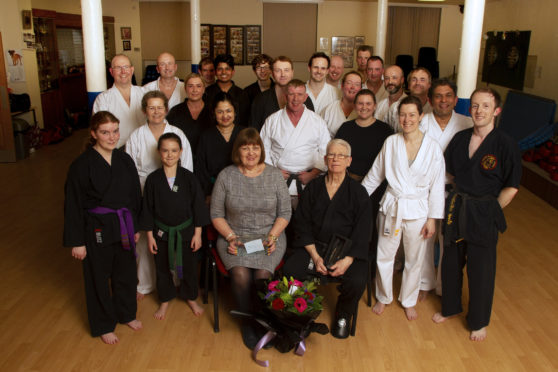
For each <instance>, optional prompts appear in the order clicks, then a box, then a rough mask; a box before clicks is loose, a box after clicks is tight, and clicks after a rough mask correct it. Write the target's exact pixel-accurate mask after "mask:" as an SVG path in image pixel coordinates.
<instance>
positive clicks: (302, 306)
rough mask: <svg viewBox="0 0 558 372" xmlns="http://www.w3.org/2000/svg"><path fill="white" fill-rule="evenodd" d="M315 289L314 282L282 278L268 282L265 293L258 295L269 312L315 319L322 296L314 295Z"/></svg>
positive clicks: (319, 308) (319, 310)
mask: <svg viewBox="0 0 558 372" xmlns="http://www.w3.org/2000/svg"><path fill="white" fill-rule="evenodd" d="M316 287H317V286H316V282H314V281H305V282H301V281H299V280H296V279H293V277H291V278H290V280H288V279H287V278H286V277H283V279H282V280H274V281H271V282H269V284H268V285H267V293H260V297H261V298H262V299H263V300H264V301H265V302H266V303H267V307H268V309H270V310H275V311H280V312H284V313H285V312H286V313H292V314H296V315H299V316H310V317H311V318H312V319H316V317H317V315H319V314H320V312H321V311H322V309H323V307H322V299H323V296H320V295H318V294H317V293H316ZM312 315H315V316H312Z"/></svg>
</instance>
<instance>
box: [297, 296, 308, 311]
mask: <svg viewBox="0 0 558 372" xmlns="http://www.w3.org/2000/svg"><path fill="white" fill-rule="evenodd" d="M294 307H296V309H297V310H298V312H299V313H302V312H303V311H304V310H306V308H307V307H308V305H307V304H306V300H305V299H304V298H302V297H299V298H297V299H296V300H295V302H294Z"/></svg>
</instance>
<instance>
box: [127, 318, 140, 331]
mask: <svg viewBox="0 0 558 372" xmlns="http://www.w3.org/2000/svg"><path fill="white" fill-rule="evenodd" d="M126 325H127V326H128V327H130V328H132V329H133V330H134V331H139V330H140V329H142V328H143V325H142V324H141V322H140V321H139V320H137V319H134V320H132V321H131V322H128V323H126Z"/></svg>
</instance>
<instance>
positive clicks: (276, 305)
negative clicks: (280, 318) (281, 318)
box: [271, 298, 285, 310]
mask: <svg viewBox="0 0 558 372" xmlns="http://www.w3.org/2000/svg"><path fill="white" fill-rule="evenodd" d="M271 306H272V307H273V309H275V310H282V309H283V308H284V307H285V303H284V302H283V300H282V299H280V298H276V299H275V300H273V302H272V303H271Z"/></svg>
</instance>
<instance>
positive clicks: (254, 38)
mask: <svg viewBox="0 0 558 372" xmlns="http://www.w3.org/2000/svg"><path fill="white" fill-rule="evenodd" d="M244 45H245V47H244V49H245V50H246V57H245V61H246V64H247V65H249V64H252V60H253V59H254V58H255V57H256V56H257V55H259V54H262V26H260V25H247V26H244Z"/></svg>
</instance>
